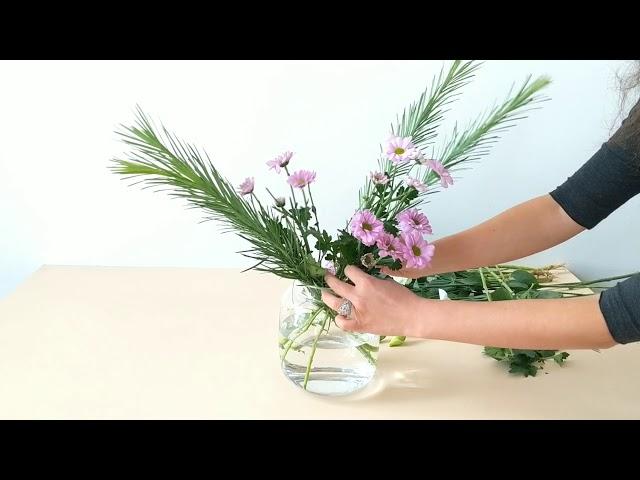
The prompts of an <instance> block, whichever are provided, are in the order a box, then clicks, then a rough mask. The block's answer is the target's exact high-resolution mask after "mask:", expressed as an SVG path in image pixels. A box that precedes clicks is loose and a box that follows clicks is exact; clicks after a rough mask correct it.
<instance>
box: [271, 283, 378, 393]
mask: <svg viewBox="0 0 640 480" xmlns="http://www.w3.org/2000/svg"><path fill="white" fill-rule="evenodd" d="M322 290H323V289H322V288H320V287H315V286H307V285H302V284H300V283H298V282H294V283H293V284H292V285H291V286H290V287H289V288H288V289H287V290H286V292H285V293H284V295H283V297H282V301H281V307H280V361H281V366H282V371H283V372H284V374H285V376H286V377H287V378H288V379H289V380H291V381H292V382H293V383H294V384H296V385H297V386H299V387H301V388H302V389H304V390H306V391H308V392H312V393H317V394H321V395H347V394H349V393H352V392H355V391H357V390H360V389H362V388H364V387H365V386H366V385H367V384H368V383H369V382H370V381H371V380H372V379H373V376H374V375H375V372H376V361H377V358H378V347H379V343H380V337H379V336H378V335H372V334H367V333H351V332H346V331H344V330H342V329H341V328H340V327H338V326H337V325H336V323H335V322H334V320H333V312H331V310H330V309H329V308H328V307H327V306H326V305H325V304H324V303H323V302H322V299H321V293H322Z"/></svg>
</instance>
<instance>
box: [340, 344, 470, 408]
mask: <svg viewBox="0 0 640 480" xmlns="http://www.w3.org/2000/svg"><path fill="white" fill-rule="evenodd" d="M413 343H417V342H415V341H407V342H406V344H405V345H403V347H402V348H411V347H412V346H413V345H412V344H413ZM432 367H435V368H432ZM454 382H455V381H454V380H452V379H451V377H450V375H445V374H444V371H443V369H441V368H437V366H433V363H432V362H431V361H429V360H427V359H426V358H424V357H423V356H421V355H420V356H416V357H414V358H411V356H406V355H402V356H399V355H388V356H385V357H384V360H383V361H380V362H378V370H377V372H376V376H375V378H374V379H373V380H372V381H371V383H370V384H369V385H368V386H367V387H366V388H364V389H363V390H361V391H360V392H356V393H354V394H353V395H348V396H345V397H340V401H341V402H344V401H347V402H367V401H369V400H371V401H375V402H376V403H379V402H402V401H407V400H408V399H410V398H411V399H415V398H421V397H424V398H425V399H427V398H433V397H434V396H437V395H446V396H447V397H453V396H455V395H456V390H459V389H457V388H455V385H453V383H454Z"/></svg>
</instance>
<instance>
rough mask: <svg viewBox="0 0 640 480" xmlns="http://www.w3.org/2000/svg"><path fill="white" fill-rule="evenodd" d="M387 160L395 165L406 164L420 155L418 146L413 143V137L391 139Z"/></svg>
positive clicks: (388, 145) (388, 144)
mask: <svg viewBox="0 0 640 480" xmlns="http://www.w3.org/2000/svg"><path fill="white" fill-rule="evenodd" d="M386 154H387V158H389V160H391V161H392V162H393V163H405V162H408V161H409V160H411V159H413V158H415V157H416V155H418V150H417V149H416V146H415V145H414V144H413V143H412V142H411V137H396V136H393V137H390V138H389V140H387V148H386Z"/></svg>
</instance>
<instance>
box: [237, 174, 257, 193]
mask: <svg viewBox="0 0 640 480" xmlns="http://www.w3.org/2000/svg"><path fill="white" fill-rule="evenodd" d="M254 187H255V181H254V179H253V177H247V178H245V180H244V182H242V183H241V184H240V188H238V192H239V193H240V195H249V194H251V193H253V189H254Z"/></svg>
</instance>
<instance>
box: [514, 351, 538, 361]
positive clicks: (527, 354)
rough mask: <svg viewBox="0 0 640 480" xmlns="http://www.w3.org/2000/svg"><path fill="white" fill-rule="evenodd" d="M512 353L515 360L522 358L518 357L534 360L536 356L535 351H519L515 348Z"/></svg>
mask: <svg viewBox="0 0 640 480" xmlns="http://www.w3.org/2000/svg"><path fill="white" fill-rule="evenodd" d="M513 353H514V356H515V357H516V358H522V357H519V356H520V355H522V356H524V357H526V358H531V359H535V358H537V356H538V355H537V354H536V351H535V350H519V349H517V348H514V349H513Z"/></svg>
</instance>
